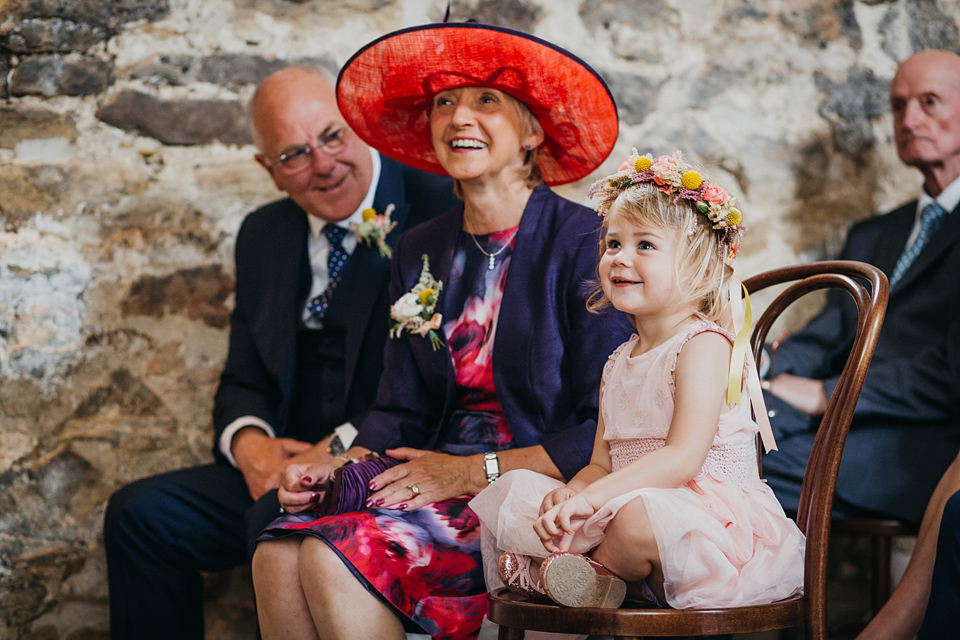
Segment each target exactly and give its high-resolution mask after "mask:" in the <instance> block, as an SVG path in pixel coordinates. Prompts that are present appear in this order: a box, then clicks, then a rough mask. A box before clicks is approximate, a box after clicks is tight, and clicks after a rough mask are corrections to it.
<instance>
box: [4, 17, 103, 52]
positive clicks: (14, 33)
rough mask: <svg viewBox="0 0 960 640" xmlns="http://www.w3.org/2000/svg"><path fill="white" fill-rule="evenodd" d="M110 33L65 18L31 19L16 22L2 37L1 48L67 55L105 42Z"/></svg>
mask: <svg viewBox="0 0 960 640" xmlns="http://www.w3.org/2000/svg"><path fill="white" fill-rule="evenodd" d="M109 36H110V32H109V31H108V30H107V29H106V28H105V27H102V26H94V25H91V24H88V23H85V22H73V21H72V20H64V19H62V18H28V19H26V20H23V21H22V22H19V23H16V24H14V25H13V27H12V28H11V29H10V30H9V31H8V32H6V33H5V34H3V36H2V37H0V46H5V47H6V48H7V49H9V50H10V51H13V52H15V53H66V52H68V51H86V50H87V49H88V48H90V47H91V46H92V45H94V44H96V43H97V42H100V41H103V40H106V39H107V38H108V37H109Z"/></svg>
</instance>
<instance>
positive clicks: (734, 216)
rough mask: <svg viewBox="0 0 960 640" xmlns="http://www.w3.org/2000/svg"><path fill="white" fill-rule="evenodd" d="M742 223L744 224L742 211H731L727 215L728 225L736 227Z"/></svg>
mask: <svg viewBox="0 0 960 640" xmlns="http://www.w3.org/2000/svg"><path fill="white" fill-rule="evenodd" d="M741 222H743V214H742V213H740V209H730V213H728V214H727V224H728V225H730V226H731V227H736V226H738V225H739V224H740V223H741Z"/></svg>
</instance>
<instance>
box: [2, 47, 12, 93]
mask: <svg viewBox="0 0 960 640" xmlns="http://www.w3.org/2000/svg"><path fill="white" fill-rule="evenodd" d="M9 74H10V58H9V57H8V56H5V55H3V54H0V100H3V99H5V98H7V96H9V95H10V88H9V86H8V85H7V76H8V75H9Z"/></svg>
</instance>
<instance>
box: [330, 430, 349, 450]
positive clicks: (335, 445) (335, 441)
mask: <svg viewBox="0 0 960 640" xmlns="http://www.w3.org/2000/svg"><path fill="white" fill-rule="evenodd" d="M346 452H347V450H346V449H344V448H343V442H341V441H340V436H339V435H337V434H336V433H335V434H333V437H332V438H330V453H332V454H333V455H335V456H338V455H340V454H341V453H346Z"/></svg>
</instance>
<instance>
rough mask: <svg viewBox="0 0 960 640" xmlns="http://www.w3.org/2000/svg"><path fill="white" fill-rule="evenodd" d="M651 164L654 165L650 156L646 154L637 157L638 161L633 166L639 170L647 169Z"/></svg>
mask: <svg viewBox="0 0 960 640" xmlns="http://www.w3.org/2000/svg"><path fill="white" fill-rule="evenodd" d="M651 166H653V162H651V161H650V158H648V157H646V156H640V157H639V158H637V159H636V161H635V162H634V163H633V168H634V169H636V170H637V171H639V172H643V171H646V170H647V169H649V168H650V167H651Z"/></svg>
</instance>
